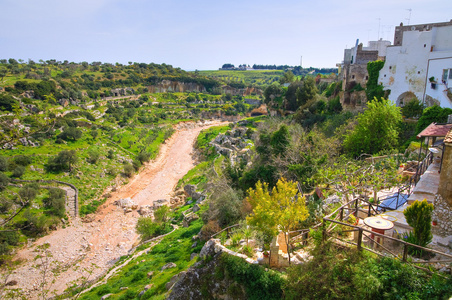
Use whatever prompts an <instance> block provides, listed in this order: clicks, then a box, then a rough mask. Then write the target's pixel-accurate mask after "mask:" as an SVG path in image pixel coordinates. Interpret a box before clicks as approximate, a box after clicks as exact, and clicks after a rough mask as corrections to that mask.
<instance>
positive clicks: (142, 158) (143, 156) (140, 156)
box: [137, 152, 151, 163]
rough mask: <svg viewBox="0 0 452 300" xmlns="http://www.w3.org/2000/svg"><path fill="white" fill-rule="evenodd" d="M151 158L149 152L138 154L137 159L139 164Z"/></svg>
mask: <svg viewBox="0 0 452 300" xmlns="http://www.w3.org/2000/svg"><path fill="white" fill-rule="evenodd" d="M150 158H151V153H149V152H140V154H138V156H137V159H138V160H139V161H140V162H141V163H144V162H148V161H149V159H150Z"/></svg>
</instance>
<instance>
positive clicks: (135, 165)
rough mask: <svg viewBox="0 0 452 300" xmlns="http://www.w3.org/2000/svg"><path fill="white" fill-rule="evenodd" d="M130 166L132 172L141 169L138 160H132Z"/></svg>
mask: <svg viewBox="0 0 452 300" xmlns="http://www.w3.org/2000/svg"><path fill="white" fill-rule="evenodd" d="M132 165H133V168H134V170H135V171H138V170H139V169H140V168H141V161H139V160H138V159H134V160H133V162H132Z"/></svg>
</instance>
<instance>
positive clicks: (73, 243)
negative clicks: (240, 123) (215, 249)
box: [10, 122, 223, 299]
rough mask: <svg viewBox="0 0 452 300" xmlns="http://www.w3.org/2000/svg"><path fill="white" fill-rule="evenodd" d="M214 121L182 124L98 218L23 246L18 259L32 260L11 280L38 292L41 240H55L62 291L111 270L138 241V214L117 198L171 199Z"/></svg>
mask: <svg viewBox="0 0 452 300" xmlns="http://www.w3.org/2000/svg"><path fill="white" fill-rule="evenodd" d="M221 124H223V123H221ZM214 125H220V123H219V122H210V123H204V124H193V123H183V124H180V125H178V128H177V131H176V133H175V134H174V135H173V136H172V137H171V138H170V139H169V140H168V141H167V142H166V143H165V144H163V145H162V147H161V149H160V154H159V156H158V157H157V159H156V160H154V161H152V162H150V163H149V164H147V165H146V166H145V167H144V169H143V170H142V171H141V172H140V174H138V175H136V176H135V177H134V178H133V179H131V180H130V181H129V183H128V184H127V185H125V186H123V187H121V188H120V189H118V190H117V191H116V192H113V193H112V197H111V198H109V200H108V201H107V203H105V204H104V205H103V206H102V207H101V208H99V210H98V212H97V213H96V215H95V219H94V221H93V222H90V223H83V222H81V221H80V220H74V221H73V222H72V224H71V225H70V226H68V227H66V228H63V229H59V230H57V231H54V232H52V233H51V234H49V235H48V236H45V237H43V238H40V239H39V240H37V241H36V242H35V243H34V244H33V245H32V246H31V247H28V248H24V249H22V250H21V251H19V253H18V254H17V258H20V259H24V260H26V262H25V263H23V264H22V265H21V267H20V268H18V269H17V270H15V272H14V274H12V276H11V277H10V280H17V282H18V284H17V285H16V286H14V288H21V289H23V290H24V291H26V294H27V298H29V299H35V298H36V297H37V294H38V293H39V290H40V288H39V283H41V282H42V274H41V273H40V268H36V267H34V265H36V262H35V261H33V258H34V257H35V256H36V253H35V252H33V251H34V250H35V248H36V246H37V245H42V244H44V243H49V244H50V248H49V250H50V252H51V253H52V255H53V258H52V259H54V260H55V261H57V262H58V264H59V265H60V266H62V268H63V271H62V272H61V273H60V274H59V275H58V277H57V278H56V280H55V283H53V284H51V285H50V290H52V291H55V292H56V293H61V292H63V291H64V290H65V289H66V288H67V286H68V285H70V284H71V283H72V282H75V281H76V280H79V279H80V278H81V277H82V276H90V278H95V277H97V276H99V275H101V274H103V273H104V272H105V271H107V270H108V269H109V268H110V267H111V266H112V265H113V264H114V262H115V261H116V260H117V259H118V258H119V257H121V256H122V255H125V254H127V252H128V250H129V249H131V248H132V247H133V245H134V244H136V242H137V240H138V236H137V234H136V232H135V229H134V228H135V225H136V222H137V219H138V214H137V213H136V212H132V213H127V214H124V212H123V210H122V209H120V208H118V207H117V206H115V205H114V204H113V202H114V201H115V200H117V199H121V198H126V197H131V198H132V200H134V201H135V202H136V203H137V204H138V205H145V204H152V202H153V201H154V200H157V199H165V198H166V199H169V197H168V195H169V194H170V193H171V192H172V190H173V188H174V186H175V185H176V184H177V182H178V181H179V179H180V178H182V177H183V176H184V175H185V174H186V173H187V172H188V171H189V170H190V169H191V168H193V166H194V163H195V162H194V159H193V142H194V141H195V139H196V137H197V136H198V134H199V132H200V131H201V130H202V129H205V128H208V127H210V126H214ZM93 264H95V265H96V266H97V268H94V269H93V274H92V275H88V273H87V272H86V271H83V270H84V269H92V265H93ZM49 281H50V278H49Z"/></svg>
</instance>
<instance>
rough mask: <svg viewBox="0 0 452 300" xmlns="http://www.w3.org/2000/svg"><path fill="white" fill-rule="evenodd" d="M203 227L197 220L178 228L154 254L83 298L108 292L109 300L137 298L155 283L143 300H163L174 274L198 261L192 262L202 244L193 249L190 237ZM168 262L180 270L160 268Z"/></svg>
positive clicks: (135, 263) (121, 272) (133, 262)
mask: <svg viewBox="0 0 452 300" xmlns="http://www.w3.org/2000/svg"><path fill="white" fill-rule="evenodd" d="M202 225H203V224H202V221H201V220H200V219H198V220H196V221H194V222H192V223H191V225H190V226H189V227H188V228H184V227H182V228H179V229H178V230H176V231H175V232H173V233H171V234H170V235H168V236H166V237H165V238H163V240H162V241H161V242H160V243H159V244H157V245H155V246H154V247H153V248H152V250H151V251H148V253H146V254H143V255H141V256H139V257H137V258H136V259H134V260H132V261H131V262H130V263H129V264H128V265H127V266H126V267H124V268H123V269H121V271H120V272H119V273H118V274H116V275H114V276H112V277H111V278H110V279H109V280H108V281H107V283H106V284H104V285H101V286H99V287H96V288H94V289H93V290H91V291H90V292H88V293H86V294H83V295H82V296H81V297H80V299H100V297H101V296H102V295H105V294H109V293H113V294H114V295H112V296H111V297H110V298H109V299H136V298H137V296H138V294H139V293H140V291H142V290H143V289H144V287H145V286H146V285H148V284H153V287H152V288H151V289H150V290H148V291H147V292H146V293H145V294H144V295H143V296H142V297H141V299H164V297H165V295H166V293H167V290H166V288H165V284H166V283H167V282H168V281H169V280H170V279H171V278H172V277H173V276H174V275H176V274H178V273H179V272H181V271H183V270H186V269H188V268H189V267H190V266H192V265H193V264H194V263H195V262H196V259H193V260H190V255H191V254H192V253H199V251H200V250H201V248H202V246H203V244H202V243H200V242H198V246H196V247H195V248H192V247H191V246H192V244H193V241H192V240H191V238H192V236H194V235H196V234H197V233H198V232H199V230H200V229H201V227H202ZM169 262H173V263H175V264H176V265H177V267H176V268H171V269H166V270H164V271H161V268H162V267H163V266H164V265H165V264H167V263H169ZM150 271H154V275H153V276H152V278H151V279H149V278H147V273H148V272H150ZM121 287H128V290H121ZM127 297H130V298H127Z"/></svg>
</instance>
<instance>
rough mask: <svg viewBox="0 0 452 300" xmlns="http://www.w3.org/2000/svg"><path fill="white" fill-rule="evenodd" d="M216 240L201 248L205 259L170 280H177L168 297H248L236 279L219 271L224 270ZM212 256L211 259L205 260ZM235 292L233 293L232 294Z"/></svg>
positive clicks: (201, 254) (186, 299) (172, 299)
mask: <svg viewBox="0 0 452 300" xmlns="http://www.w3.org/2000/svg"><path fill="white" fill-rule="evenodd" d="M215 245H216V243H215V241H214V240H210V241H208V242H207V243H206V244H205V245H204V247H203V248H202V250H201V253H200V257H201V258H203V259H204V261H200V262H197V263H196V264H194V265H193V267H191V268H189V269H188V270H187V271H186V272H181V273H179V274H178V275H176V276H175V277H173V279H174V280H173V279H172V280H171V281H170V282H171V283H172V282H175V283H174V284H172V285H171V287H169V286H168V287H167V288H170V289H171V293H170V294H169V296H168V298H167V299H171V300H175V299H184V300H189V299H190V300H192V299H193V300H194V299H206V298H207V299H210V298H212V299H247V298H246V292H245V289H244V288H243V286H241V285H240V284H238V283H237V282H235V281H234V280H232V279H230V278H228V276H227V274H225V275H226V276H223V277H222V278H219V276H218V273H221V272H224V270H223V269H222V268H223V267H222V263H221V260H220V256H221V255H222V252H221V251H218V252H216V251H215ZM206 257H212V259H211V260H205V258H206ZM231 293H233V295H232V294H231Z"/></svg>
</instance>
